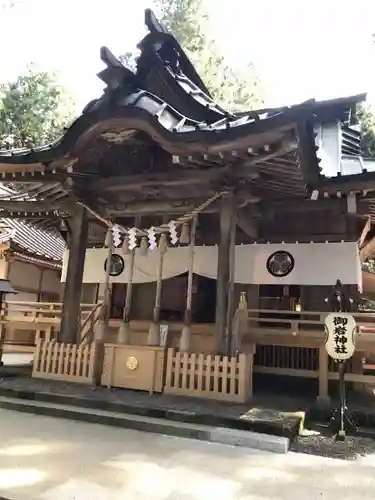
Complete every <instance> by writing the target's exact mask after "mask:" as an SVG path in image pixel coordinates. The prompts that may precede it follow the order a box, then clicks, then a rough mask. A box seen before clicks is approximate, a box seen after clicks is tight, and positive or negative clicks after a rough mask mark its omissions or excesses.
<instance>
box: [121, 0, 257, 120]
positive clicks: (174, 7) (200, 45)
mask: <svg viewBox="0 0 375 500" xmlns="http://www.w3.org/2000/svg"><path fill="white" fill-rule="evenodd" d="M154 4H155V6H156V9H157V12H158V15H159V18H160V21H161V23H162V24H163V26H164V27H166V28H167V30H168V31H169V32H171V33H172V34H173V35H174V36H175V37H176V38H177V40H178V41H179V43H180V44H181V46H182V48H183V49H184V50H185V51H186V53H187V55H188V57H189V58H190V59H191V61H192V63H193V64H194V66H195V67H196V69H197V72H198V74H199V75H200V76H201V78H202V79H203V80H204V82H205V84H206V86H207V88H208V89H209V91H210V92H211V94H212V97H213V98H214V100H215V101H216V102H218V103H220V104H222V105H224V106H225V107H227V108H229V109H232V110H247V109H249V108H259V107H261V106H262V104H263V99H262V98H261V89H260V81H259V78H258V77H257V76H256V74H255V71H254V67H253V65H252V64H248V65H247V66H246V67H245V68H242V70H241V71H234V70H233V68H231V67H230V66H228V64H227V63H226V61H225V60H224V57H223V56H222V55H221V54H220V52H219V51H218V49H217V47H216V45H215V42H214V40H213V39H212V38H211V37H210V36H209V17H208V14H207V12H206V11H205V9H204V0H154ZM121 60H122V62H123V63H124V64H125V65H126V66H127V67H129V68H130V69H134V67H135V56H134V54H133V53H131V52H127V53H126V54H124V55H123V56H122V57H121Z"/></svg>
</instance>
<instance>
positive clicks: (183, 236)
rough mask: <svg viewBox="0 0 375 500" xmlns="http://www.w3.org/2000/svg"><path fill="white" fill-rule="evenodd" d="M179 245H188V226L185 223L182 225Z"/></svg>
mask: <svg viewBox="0 0 375 500" xmlns="http://www.w3.org/2000/svg"><path fill="white" fill-rule="evenodd" d="M180 243H183V244H184V245H188V244H189V243H190V234H189V224H187V223H186V222H185V223H184V224H183V225H182V230H181V234H180Z"/></svg>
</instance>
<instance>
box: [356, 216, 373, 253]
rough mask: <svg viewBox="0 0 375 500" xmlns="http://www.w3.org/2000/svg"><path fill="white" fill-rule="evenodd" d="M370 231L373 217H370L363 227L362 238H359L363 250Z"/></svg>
mask: <svg viewBox="0 0 375 500" xmlns="http://www.w3.org/2000/svg"><path fill="white" fill-rule="evenodd" d="M370 231H371V217H370V216H368V217H367V220H366V223H365V225H364V227H363V230H362V233H361V236H360V237H359V240H358V245H359V248H362V246H363V243H364V242H365V239H366V236H367V235H368V233H369V232H370Z"/></svg>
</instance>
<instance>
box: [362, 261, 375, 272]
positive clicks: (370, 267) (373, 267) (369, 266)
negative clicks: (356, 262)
mask: <svg viewBox="0 0 375 500" xmlns="http://www.w3.org/2000/svg"><path fill="white" fill-rule="evenodd" d="M362 269H363V271H368V272H369V273H375V260H374V259H368V260H366V261H365V262H362Z"/></svg>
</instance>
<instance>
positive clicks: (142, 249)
mask: <svg viewBox="0 0 375 500" xmlns="http://www.w3.org/2000/svg"><path fill="white" fill-rule="evenodd" d="M147 250H148V241H147V237H146V236H142V238H141V243H140V245H139V254H140V255H141V256H142V257H146V255H147Z"/></svg>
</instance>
